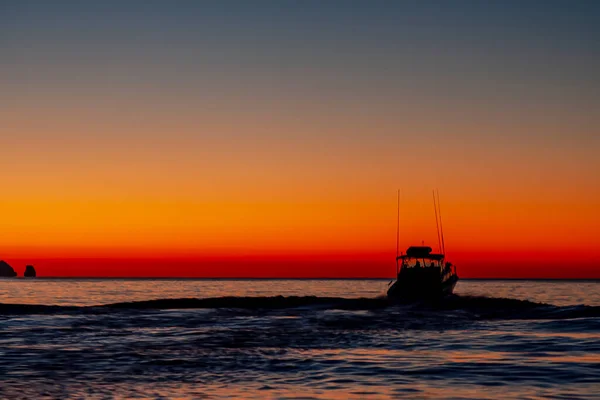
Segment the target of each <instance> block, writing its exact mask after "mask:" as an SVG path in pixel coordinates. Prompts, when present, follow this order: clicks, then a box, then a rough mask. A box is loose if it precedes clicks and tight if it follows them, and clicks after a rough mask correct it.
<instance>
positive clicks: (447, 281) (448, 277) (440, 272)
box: [387, 192, 458, 299]
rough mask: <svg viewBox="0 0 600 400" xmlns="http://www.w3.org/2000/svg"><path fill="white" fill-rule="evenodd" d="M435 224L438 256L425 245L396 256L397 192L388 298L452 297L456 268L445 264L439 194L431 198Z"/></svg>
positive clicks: (397, 240) (410, 248)
mask: <svg viewBox="0 0 600 400" xmlns="http://www.w3.org/2000/svg"><path fill="white" fill-rule="evenodd" d="M433 205H434V208H435V222H436V227H437V234H438V242H439V247H440V252H439V253H433V252H432V251H433V249H432V248H431V247H429V246H411V247H409V248H408V249H407V250H406V254H401V255H399V254H398V250H399V246H398V243H399V236H400V193H399V192H398V229H397V235H396V281H395V282H394V284H393V285H392V286H391V287H390V288H389V289H388V291H387V295H388V298H390V299H433V298H441V297H444V296H447V295H450V294H452V291H453V290H454V287H455V286H456V283H457V282H458V274H457V273H456V266H454V265H452V263H450V262H447V261H446V256H445V251H444V250H445V249H444V247H445V246H444V233H443V228H442V221H441V219H442V217H441V211H440V210H439V195H438V198H437V201H436V194H435V192H434V195H433Z"/></svg>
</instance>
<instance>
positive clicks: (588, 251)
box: [0, 0, 600, 278]
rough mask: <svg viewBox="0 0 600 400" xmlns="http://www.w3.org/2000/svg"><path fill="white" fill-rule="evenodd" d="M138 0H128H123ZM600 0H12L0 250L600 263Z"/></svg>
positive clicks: (106, 261) (48, 258)
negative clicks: (416, 251)
mask: <svg viewBox="0 0 600 400" xmlns="http://www.w3.org/2000/svg"><path fill="white" fill-rule="evenodd" d="M124 3H126V4H124ZM599 20H600V2H597V1H535V2H532V1H498V2H481V1H453V2H447V1H406V2H400V1H362V2H359V1H327V2H323V1H270V2H267V1H257V2H249V1H214V2H210V1H204V2H195V1H168V2H167V1H144V2H135V1H129V2H121V1H102V2H79V1H72V2H64V1H38V2H30V1H2V0H0V54H1V57H0V106H1V107H0V149H1V150H2V152H1V156H0V171H1V173H0V177H1V179H0V188H1V193H2V195H1V197H0V259H6V260H7V261H9V262H11V263H12V264H14V266H15V268H16V269H17V270H18V272H19V273H22V270H23V269H24V265H25V263H31V262H33V263H35V265H36V267H37V269H38V271H39V274H40V275H42V276H74V275H77V276H245V277H248V276H256V277H263V276H282V277H286V276H327V277H335V276H345V277H349V276H360V277H368V276H372V277H382V276H393V274H394V271H395V264H394V256H395V251H396V244H395V240H396V190H397V188H401V191H402V194H401V240H400V243H401V247H402V248H403V249H404V248H406V247H407V246H409V245H411V244H420V243H421V241H425V242H426V243H427V244H430V245H432V246H433V247H435V248H437V244H436V240H437V239H436V237H437V236H436V231H435V217H434V214H433V205H432V200H431V190H432V189H433V188H437V189H439V191H440V197H441V201H442V204H441V207H442V216H443V218H444V219H443V222H444V229H445V232H444V233H445V241H446V249H447V255H448V258H449V260H450V261H453V262H454V263H455V264H457V265H458V267H459V274H460V275H461V276H463V277H580V278H581V277H596V278H600V261H599V260H600V177H599V176H600V75H599V72H598V71H600V24H598V21H599Z"/></svg>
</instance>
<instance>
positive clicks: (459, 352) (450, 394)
mask: <svg viewBox="0 0 600 400" xmlns="http://www.w3.org/2000/svg"><path fill="white" fill-rule="evenodd" d="M388 282H389V281H388V280H178V279H168V280H150V279H149V280H146V279H130V280H119V279H114V280H113V279H39V278H38V279H34V280H25V279H3V280H0V303H1V304H0V398H7V399H19V398H23V399H42V398H60V399H65V398H91V399H95V398H98V399H104V398H190V399H192V398H193V399H197V398H207V399H220V398H243V399H263V398H289V399H292V398H293V399H297V398H302V399H312V398H317V399H351V398H355V399H362V398H373V399H377V398H407V399H420V398H427V399H447V398H452V399H487V398H489V399H524V398H530V399H537V398H555V399H591V398H599V399H600V282H598V281H521V280H514V281H508V280H507V281H496V280H492V281H483V280H461V281H460V282H459V283H458V285H457V289H456V296H453V297H452V298H450V299H448V300H447V301H445V302H443V303H413V304H404V305H390V304H388V303H387V302H386V301H385V298H384V297H383V294H384V293H385V290H386V289H387V285H388Z"/></svg>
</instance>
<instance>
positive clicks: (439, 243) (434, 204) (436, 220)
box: [431, 190, 442, 253]
mask: <svg viewBox="0 0 600 400" xmlns="http://www.w3.org/2000/svg"><path fill="white" fill-rule="evenodd" d="M431 194H432V195H433V209H434V210H435V228H436V231H437V238H438V248H439V249H440V253H441V252H442V239H441V236H440V224H439V222H438V210H437V209H438V205H436V202H435V190H432V193H431Z"/></svg>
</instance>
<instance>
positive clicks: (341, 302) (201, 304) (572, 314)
mask: <svg viewBox="0 0 600 400" xmlns="http://www.w3.org/2000/svg"><path fill="white" fill-rule="evenodd" d="M186 309H187V310H189V309H214V310H229V311H235V310H239V311H244V312H253V311H254V312H260V313H269V312H277V311H278V310H291V311H296V312H303V311H310V310H345V311H378V310H385V311H389V312H390V313H391V314H393V315H402V314H404V315H405V316H409V315H419V316H421V317H422V316H427V315H429V316H432V317H434V316H436V315H440V314H443V313H445V314H449V315H453V316H454V317H460V318H461V319H471V320H480V319H542V320H543V319H574V318H595V317H600V306H587V305H577V306H563V307H560V306H555V305H551V304H545V303H536V302H532V301H528V300H518V299H510V298H496V297H483V296H459V295H453V296H450V297H447V298H444V299H440V300H436V301H417V302H404V303H398V302H392V301H390V300H389V299H388V298H386V297H376V298H342V297H317V296H289V297H284V296H272V297H233V296H231V297H212V298H175V299H171V298H169V299H156V300H146V301H132V302H121V303H112V304H105V305H97V306H54V305H51V306H47V305H36V304H0V315H14V314H55V313H113V312H119V311H128V310H129V311H136V310H137V311H139V310H149V311H150V310H186Z"/></svg>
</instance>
